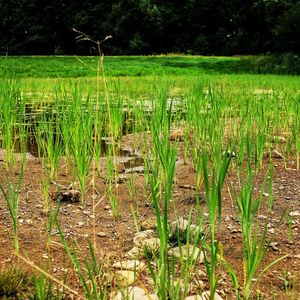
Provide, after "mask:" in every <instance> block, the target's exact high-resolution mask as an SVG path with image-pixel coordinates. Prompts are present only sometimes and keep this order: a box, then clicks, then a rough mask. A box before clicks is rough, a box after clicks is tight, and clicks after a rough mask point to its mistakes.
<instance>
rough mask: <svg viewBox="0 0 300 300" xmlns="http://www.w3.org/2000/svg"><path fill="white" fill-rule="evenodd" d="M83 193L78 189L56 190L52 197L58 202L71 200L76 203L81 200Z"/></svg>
mask: <svg viewBox="0 0 300 300" xmlns="http://www.w3.org/2000/svg"><path fill="white" fill-rule="evenodd" d="M80 197H81V193H80V191H77V190H68V191H60V192H56V193H55V194H54V195H53V196H52V199H53V200H54V201H56V202H71V203H76V202H79V201H80Z"/></svg>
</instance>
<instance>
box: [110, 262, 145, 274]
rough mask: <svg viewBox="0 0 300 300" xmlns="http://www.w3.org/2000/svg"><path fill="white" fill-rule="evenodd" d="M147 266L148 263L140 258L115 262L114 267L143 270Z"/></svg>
mask: <svg viewBox="0 0 300 300" xmlns="http://www.w3.org/2000/svg"><path fill="white" fill-rule="evenodd" d="M145 267H146V264H145V263H144V262H142V261H139V260H125V261H118V262H116V263H114V264H113V268H115V269H122V270H128V271H141V270H142V269H144V268H145Z"/></svg>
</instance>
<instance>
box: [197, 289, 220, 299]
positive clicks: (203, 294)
mask: <svg viewBox="0 0 300 300" xmlns="http://www.w3.org/2000/svg"><path fill="white" fill-rule="evenodd" d="M209 297H210V292H209V291H206V292H203V293H202V294H201V298H200V299H201V300H209V299H210V298H209ZM214 299H215V300H223V299H222V297H221V296H220V295H219V294H218V293H215V298H214Z"/></svg>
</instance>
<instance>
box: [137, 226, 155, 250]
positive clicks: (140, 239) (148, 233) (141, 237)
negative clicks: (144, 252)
mask: <svg viewBox="0 0 300 300" xmlns="http://www.w3.org/2000/svg"><path fill="white" fill-rule="evenodd" d="M154 236H155V233H154V231H153V230H151V229H149V230H145V231H140V232H137V233H136V234H135V235H134V238H133V243H134V245H136V246H137V247H140V246H141V245H142V244H143V243H144V241H145V240H146V239H149V238H152V237H154Z"/></svg>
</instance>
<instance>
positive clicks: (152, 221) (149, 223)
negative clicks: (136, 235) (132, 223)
mask: <svg viewBox="0 0 300 300" xmlns="http://www.w3.org/2000/svg"><path fill="white" fill-rule="evenodd" d="M140 226H141V230H154V229H156V228H157V221H156V217H152V218H149V219H147V220H144V221H142V222H141V223H140Z"/></svg>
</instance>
